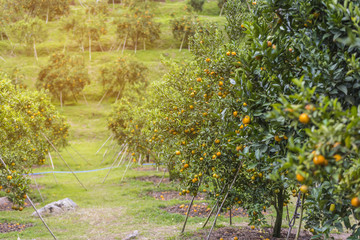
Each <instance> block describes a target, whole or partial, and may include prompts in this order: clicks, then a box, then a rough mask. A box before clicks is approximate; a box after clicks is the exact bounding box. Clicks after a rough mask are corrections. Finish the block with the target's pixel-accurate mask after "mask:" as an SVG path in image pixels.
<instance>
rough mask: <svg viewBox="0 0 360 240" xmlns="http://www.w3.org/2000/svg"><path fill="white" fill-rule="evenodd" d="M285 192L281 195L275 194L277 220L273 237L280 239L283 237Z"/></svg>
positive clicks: (280, 193)
mask: <svg viewBox="0 0 360 240" xmlns="http://www.w3.org/2000/svg"><path fill="white" fill-rule="evenodd" d="M283 193H284V190H283V189H281V190H280V192H279V193H276V194H275V204H274V205H275V209H276V220H275V226H274V229H273V237H280V235H281V224H282V216H283V210H284V195H283Z"/></svg>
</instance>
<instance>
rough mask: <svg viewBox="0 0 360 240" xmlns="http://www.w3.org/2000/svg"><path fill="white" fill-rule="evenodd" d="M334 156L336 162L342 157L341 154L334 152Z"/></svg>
mask: <svg viewBox="0 0 360 240" xmlns="http://www.w3.org/2000/svg"><path fill="white" fill-rule="evenodd" d="M334 158H335V161H337V162H338V161H340V160H341V158H342V157H341V155H340V154H335V155H334Z"/></svg>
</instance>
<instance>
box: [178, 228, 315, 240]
mask: <svg viewBox="0 0 360 240" xmlns="http://www.w3.org/2000/svg"><path fill="white" fill-rule="evenodd" d="M287 231H288V230H287V229H282V230H281V238H273V237H272V230H271V229H270V228H267V229H260V230H259V229H254V230H253V229H251V228H250V227H241V228H237V227H222V228H218V229H214V230H213V232H212V234H211V237H210V239H211V240H219V239H221V238H222V239H224V240H234V238H235V237H237V238H238V239H239V240H261V239H263V240H265V239H270V240H275V239H276V240H285V239H286V235H287ZM208 233H209V229H205V230H201V231H198V232H196V233H194V235H193V236H191V237H189V238H185V239H192V240H200V239H205V238H206V236H207V234H208ZM311 236H312V234H311V233H310V232H308V231H301V234H300V238H299V240H309V239H311ZM294 238H295V230H294V229H293V231H292V233H291V234H290V238H289V239H294Z"/></svg>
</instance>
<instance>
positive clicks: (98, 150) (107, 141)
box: [95, 135, 112, 154]
mask: <svg viewBox="0 0 360 240" xmlns="http://www.w3.org/2000/svg"><path fill="white" fill-rule="evenodd" d="M111 137H112V135H110V137H109V138H108V139H107V140H106V141H105V142H104V144H103V145H102V146H101V147H100V148H99V150H97V152H96V153H95V154H98V152H99V151H100V150H101V149H102V148H103V147H104V146H105V144H106V143H107V142H108V141H109V140H110V138H111Z"/></svg>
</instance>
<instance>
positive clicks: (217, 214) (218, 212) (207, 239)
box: [206, 163, 242, 240]
mask: <svg viewBox="0 0 360 240" xmlns="http://www.w3.org/2000/svg"><path fill="white" fill-rule="evenodd" d="M241 166H242V163H240V166H239V168H238V170H237V172H236V175H235V177H234V180H233V181H232V183H231V185H230V187H229V189H228V191H227V193H226V195H225V197H224V200H223V201H222V203H221V205H220V207H219V210H218V211H217V213H216V216H215V220H214V223H213V225H212V226H211V229H210V232H209V235H208V236H207V237H206V240H209V239H210V236H211V233H212V231H213V229H214V227H215V225H216V220H217V217H218V216H219V214H220V211H221V209H222V207H223V205H224V203H225V201H226V199H227V196H228V195H229V192H230V190H231V189H232V187H233V185H234V183H235V181H236V179H237V176H238V175H239V172H240V169H241Z"/></svg>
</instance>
